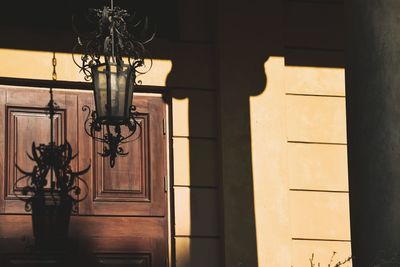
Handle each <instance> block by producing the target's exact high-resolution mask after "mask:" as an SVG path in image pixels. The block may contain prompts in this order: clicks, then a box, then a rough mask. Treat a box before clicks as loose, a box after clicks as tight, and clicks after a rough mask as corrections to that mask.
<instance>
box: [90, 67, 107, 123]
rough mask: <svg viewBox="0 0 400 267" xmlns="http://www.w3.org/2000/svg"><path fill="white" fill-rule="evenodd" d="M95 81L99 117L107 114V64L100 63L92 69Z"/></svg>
mask: <svg viewBox="0 0 400 267" xmlns="http://www.w3.org/2000/svg"><path fill="white" fill-rule="evenodd" d="M92 74H93V82H94V97H95V103H96V111H97V115H98V116H99V118H105V117H106V116H107V108H106V107H107V71H106V66H105V65H100V66H97V67H95V68H93V69H92Z"/></svg>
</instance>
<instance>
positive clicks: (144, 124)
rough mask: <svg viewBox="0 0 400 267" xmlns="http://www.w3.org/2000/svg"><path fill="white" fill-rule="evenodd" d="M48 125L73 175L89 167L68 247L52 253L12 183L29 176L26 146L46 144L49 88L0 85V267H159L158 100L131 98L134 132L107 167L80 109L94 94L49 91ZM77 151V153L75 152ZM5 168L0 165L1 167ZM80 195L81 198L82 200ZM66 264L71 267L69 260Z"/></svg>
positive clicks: (162, 153)
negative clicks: (52, 104)
mask: <svg viewBox="0 0 400 267" xmlns="http://www.w3.org/2000/svg"><path fill="white" fill-rule="evenodd" d="M54 97H55V101H56V102H57V104H58V105H59V110H58V111H57V114H56V117H55V124H54V132H55V136H56V141H57V143H61V142H62V141H63V140H64V139H65V138H66V139H67V140H68V142H69V143H70V144H71V146H72V149H73V152H75V153H77V152H79V153H78V156H77V157H76V158H75V159H74V160H73V162H72V164H71V165H72V168H73V169H74V170H78V169H83V168H85V167H87V166H88V165H89V164H90V165H91V169H90V171H89V172H88V173H86V174H85V175H83V176H82V178H83V179H84V181H85V183H86V184H87V188H86V189H85V187H84V185H83V183H81V188H82V189H84V190H85V191H86V193H87V194H88V196H87V198H85V199H84V200H82V202H80V203H79V207H78V209H77V211H76V214H74V215H73V216H72V217H71V221H70V228H69V230H70V231H69V237H70V238H69V241H68V244H66V245H65V246H63V247H62V248H59V249H57V248H55V249H54V250H51V251H44V250H43V249H42V248H40V249H38V248H37V247H36V246H35V244H34V239H33V234H32V223H31V216H30V214H29V212H26V211H25V209H24V202H22V201H20V200H19V199H18V198H17V197H16V196H15V195H17V196H18V197H21V189H22V187H23V186H24V185H25V184H24V183H18V184H17V185H16V186H14V182H15V181H16V179H17V178H18V177H20V176H21V173H19V171H18V170H17V169H16V167H15V164H18V166H20V167H21V168H22V169H24V170H31V168H32V166H33V162H32V161H31V160H30V159H29V158H28V156H27V155H26V152H28V153H30V151H31V144H32V142H33V141H35V143H36V144H37V145H38V144H40V143H48V142H49V127H50V122H49V119H48V116H47V114H46V110H45V109H44V107H45V106H46V105H47V102H48V98H49V93H48V89H45V88H44V89H37V88H21V87H11V86H0V128H1V129H3V130H1V131H0V146H1V150H0V173H1V176H0V186H1V188H0V266H132V267H134V266H140V267H142V266H146V267H147V266H153V267H155V266H157V267H158V266H165V265H166V255H167V218H166V206H167V202H166V201H167V198H166V192H164V176H165V175H166V136H165V133H164V129H163V121H164V117H165V104H164V102H163V100H162V98H161V97H160V96H135V105H136V106H137V111H138V112H139V113H140V114H139V116H138V122H139V124H140V130H138V131H137V133H135V136H134V138H133V141H131V142H129V143H126V144H123V148H124V150H125V151H126V152H129V154H128V155H127V156H126V157H118V158H117V159H116V164H115V167H114V168H110V166H109V159H108V158H103V157H101V156H100V155H99V154H98V153H99V152H101V151H102V150H103V147H102V144H101V143H98V142H94V141H93V140H92V139H91V138H90V137H89V136H87V135H86V133H85V131H84V128H83V125H84V121H85V119H86V114H85V113H84V112H83V111H82V110H81V109H82V106H83V105H89V106H93V95H92V94H91V93H89V92H82V91H71V90H68V91H63V90H56V91H55V93H54ZM78 150H79V151H78ZM3 162H4V163H3ZM83 195H84V194H83ZM71 260H72V262H71Z"/></svg>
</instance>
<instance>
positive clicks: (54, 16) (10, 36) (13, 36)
mask: <svg viewBox="0 0 400 267" xmlns="http://www.w3.org/2000/svg"><path fill="white" fill-rule="evenodd" d="M22 3H23V4H22ZM109 4H110V1H109V0H80V1H78V0H67V1H55V0H53V1H49V0H43V1H23V2H22V1H7V2H2V3H1V6H0V9H1V10H2V15H1V16H0V47H12V46H15V47H16V48H20V46H23V48H29V47H26V46H29V45H28V44H22V43H23V41H24V40H25V39H24V38H23V37H24V36H25V35H26V36H30V37H29V38H31V39H32V38H33V39H36V38H35V37H36V35H37V36H39V35H41V37H40V38H42V39H45V37H46V36H47V37H50V36H57V34H59V33H60V32H63V35H64V36H65V35H72V33H73V31H72V22H71V21H72V16H73V15H75V16H77V17H84V14H85V13H86V12H87V10H88V9H89V8H102V7H103V6H104V5H109ZM114 5H118V6H120V7H121V8H123V9H127V10H128V12H129V13H130V14H134V13H136V14H137V15H138V16H139V17H145V16H147V17H148V19H149V22H150V25H154V27H155V28H156V32H157V35H156V36H157V37H158V38H168V39H174V38H176V36H177V35H178V32H177V31H178V27H177V25H178V5H177V0H142V1H138V0H114ZM26 36H25V38H27V37H26ZM43 36H45V37H43ZM40 38H39V39H40ZM47 39H48V38H47ZM41 42H42V43H43V41H41ZM52 42H53V43H54V42H55V40H52ZM31 45H32V46H35V45H34V44H33V43H32V44H31ZM68 45H69V44H68ZM55 46H58V47H60V46H62V44H57V45H55ZM33 48H34V47H33ZM62 50H63V49H62Z"/></svg>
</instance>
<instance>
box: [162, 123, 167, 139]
mask: <svg viewBox="0 0 400 267" xmlns="http://www.w3.org/2000/svg"><path fill="white" fill-rule="evenodd" d="M162 121H163V135H166V134H167V121H166V120H165V119H163V120H162Z"/></svg>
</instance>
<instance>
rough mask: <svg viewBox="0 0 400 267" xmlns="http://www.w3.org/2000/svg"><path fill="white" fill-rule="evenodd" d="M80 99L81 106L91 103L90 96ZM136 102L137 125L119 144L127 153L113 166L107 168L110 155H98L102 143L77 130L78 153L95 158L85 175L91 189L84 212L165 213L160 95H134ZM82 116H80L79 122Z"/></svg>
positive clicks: (115, 213) (142, 214) (162, 108)
mask: <svg viewBox="0 0 400 267" xmlns="http://www.w3.org/2000/svg"><path fill="white" fill-rule="evenodd" d="M80 101H81V102H80V106H83V105H90V106H93V102H92V98H90V97H87V96H86V97H85V98H84V97H82V98H80ZM135 105H136V108H137V111H138V112H139V116H138V122H139V125H140V127H139V128H138V130H137V133H135V134H134V136H133V137H132V139H131V140H132V141H131V142H129V143H126V144H123V145H122V147H123V149H124V150H125V151H126V152H129V154H128V155H127V156H126V157H117V160H116V164H115V166H114V168H111V167H110V163H109V158H103V157H101V156H100V155H99V153H101V152H102V151H103V145H102V144H101V143H98V142H93V140H92V139H91V138H90V137H88V136H87V135H86V134H85V133H84V132H81V133H80V136H79V138H80V147H79V151H80V154H81V155H82V156H83V157H84V158H89V156H90V155H93V157H94V161H93V162H92V168H91V170H90V171H89V172H88V173H87V174H86V175H84V179H85V181H86V182H87V183H88V184H91V185H93V186H92V187H93V189H94V190H93V191H92V192H89V194H90V195H91V197H89V198H87V199H85V201H83V202H82V204H81V210H82V212H83V213H84V214H96V215H135V216H165V203H166V194H165V192H164V176H165V175H166V170H165V169H166V165H165V145H166V143H165V135H164V132H163V119H164V116H165V113H164V112H165V111H164V104H163V101H162V99H161V98H160V97H148V96H146V97H144V96H142V97H141V96H136V97H135ZM84 115H85V114H82V116H80V118H81V124H82V125H83V123H84V121H85V119H86V117H85V116H84Z"/></svg>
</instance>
